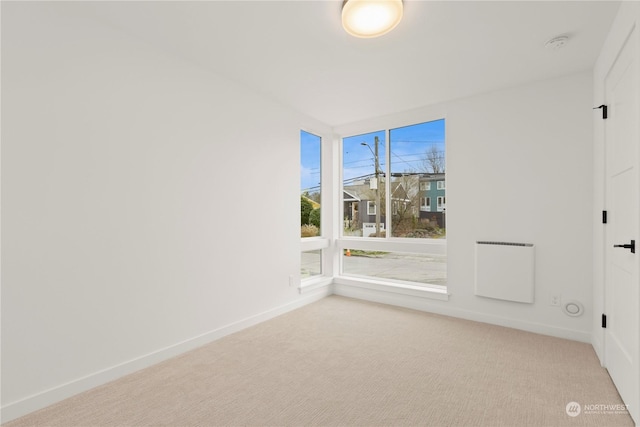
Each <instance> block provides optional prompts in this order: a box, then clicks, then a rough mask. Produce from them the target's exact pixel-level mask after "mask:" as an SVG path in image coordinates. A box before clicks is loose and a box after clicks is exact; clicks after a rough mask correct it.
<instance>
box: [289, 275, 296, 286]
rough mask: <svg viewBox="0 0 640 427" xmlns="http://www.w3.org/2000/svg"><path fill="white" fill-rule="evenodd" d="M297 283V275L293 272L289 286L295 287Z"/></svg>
mask: <svg viewBox="0 0 640 427" xmlns="http://www.w3.org/2000/svg"><path fill="white" fill-rule="evenodd" d="M295 285H296V276H294V275H293V274H290V275H289V286H291V287H293V286H295Z"/></svg>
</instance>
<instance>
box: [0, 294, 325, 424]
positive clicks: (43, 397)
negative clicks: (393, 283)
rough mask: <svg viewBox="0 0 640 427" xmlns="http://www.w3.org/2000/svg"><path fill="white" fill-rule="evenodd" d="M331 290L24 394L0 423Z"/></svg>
mask: <svg viewBox="0 0 640 427" xmlns="http://www.w3.org/2000/svg"><path fill="white" fill-rule="evenodd" d="M331 293H332V290H331V287H330V286H327V287H324V288H321V289H318V290H317V291H315V292H313V291H309V292H308V293H305V295H304V296H302V297H300V298H299V299H297V300H295V301H293V302H290V303H288V304H284V305H282V306H279V307H276V308H273V309H270V310H267V311H265V312H262V313H259V314H256V315H254V316H251V317H248V318H246V319H243V320H240V321H238V322H234V323H232V324H229V325H227V326H223V327H221V328H218V329H215V330H213V331H210V332H207V333H204V334H202V335H199V336H197V337H193V338H190V339H188V340H185V341H182V342H179V343H177V344H174V345H171V346H169V347H165V348H162V349H159V350H156V351H154V352H152V353H149V354H146V355H143V356H140V357H137V358H135V359H132V360H129V361H127V362H124V363H121V364H118V365H115V366H112V367H109V368H106V369H103V370H101V371H98V372H94V373H92V374H90V375H87V376H85V377H82V378H78V379H76V380H73V381H70V382H68V383H66V384H62V385H59V386H57V387H54V388H51V389H49V390H45V391H43V392H40V393H37V394H34V395H31V396H28V397H26V398H24V399H21V400H18V401H15V402H11V403H8V404H6V405H5V406H3V407H2V409H1V411H0V423H6V422H8V421H11V420H14V419H16V418H19V417H21V416H23V415H27V414H29V413H31V412H34V411H37V410H39V409H42V408H45V407H47V406H49V405H52V404H54V403H57V402H60V401H61V400H64V399H66V398H69V397H71V396H74V395H76V394H78V393H82V392H84V391H87V390H90V389H92V388H95V387H98V386H100V385H102V384H106V383H108V382H110V381H113V380H116V379H118V378H121V377H123V376H125V375H128V374H131V373H133V372H136V371H138V370H140V369H144V368H148V367H149V366H152V365H155V364H157V363H159V362H162V361H165V360H167V359H170V358H172V357H175V356H177V355H179V354H182V353H185V352H187V351H190V350H193V349H195V348H197V347H200V346H203V345H205V344H209V343H211V342H213V341H215V340H218V339H220V338H222V337H225V336H227V335H230V334H232V333H235V332H238V331H241V330H243V329H246V328H248V327H250V326H253V325H256V324H258V323H261V322H264V321H266V320H269V319H272V318H274V317H277V316H280V315H282V314H284V313H287V312H289V311H292V310H295V309H297V308H300V307H303V306H305V305H307V304H311V303H313V302H315V301H318V300H320V299H322V298H324V297H326V296H329V295H331Z"/></svg>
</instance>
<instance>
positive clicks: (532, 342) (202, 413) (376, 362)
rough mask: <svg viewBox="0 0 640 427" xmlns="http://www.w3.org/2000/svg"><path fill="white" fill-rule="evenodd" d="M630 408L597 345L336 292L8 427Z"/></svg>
mask: <svg viewBox="0 0 640 427" xmlns="http://www.w3.org/2000/svg"><path fill="white" fill-rule="evenodd" d="M572 401H575V402H578V403H580V404H581V405H582V408H583V410H582V413H581V414H580V415H578V416H577V417H569V416H568V415H567V413H566V411H565V408H566V405H567V404H568V403H569V402H572ZM621 403H622V401H621V399H620V397H619V395H618V394H617V392H616V389H615V387H614V386H613V383H612V382H611V380H610V378H609V376H608V375H607V372H606V370H604V369H602V368H601V367H600V365H599V363H598V360H597V357H596V355H595V353H594V351H593V349H592V348H591V346H590V345H588V344H583V343H579V342H574V341H568V340H563V339H558V338H552V337H547V336H543V335H537V334H532V333H527V332H522V331H517V330H514V329H509V328H503V327H499V326H491V325H487V324H483V323H476V322H470V321H465V320H460V319H455V318H450V317H445V316H439V315H433V314H428V313H422V312H417V311H412V310H406V309H402V308H397V307H391V306H386V305H381V304H374V303H369V302H363V301H358V300H353V299H348V298H342V297H337V296H332V297H329V298H325V299H323V300H321V301H319V302H317V303H314V304H311V305H309V306H306V307H303V308H301V309H299V310H296V311H293V312H291V313H288V314H285V315H283V316H280V317H278V318H276V319H272V320H270V321H267V322H265V323H262V324H260V325H257V326H254V327H252V328H249V329H246V330H244V331H242V332H239V333H236V334H234V335H230V336H228V337H225V338H223V339H220V340H218V341H216V342H214V343H212V344H209V345H206V346H204V347H201V348H199V349H196V350H194V351H192V352H189V353H187V354H184V355H182V356H179V357H176V358H174V359H172V360H169V361H167V362H164V363H161V364H158V365H156V366H153V367H151V368H148V369H145V370H142V371H139V372H137V373H134V374H132V375H129V376H127V377H124V378H122V379H120V380H117V381H114V382H112V383H109V384H106V385H104V386H101V387H98V388H96V389H93V390H90V391H88V392H85V393H82V394H80V395H78V396H75V397H72V398H70V399H67V400H65V401H63V402H60V403H58V404H56V405H53V406H51V407H49V408H45V409H42V410H40V411H38V412H35V413H33V414H30V415H28V416H25V417H22V418H20V419H18V420H15V421H13V422H10V423H8V424H6V425H7V427H22V426H64V427H71V426H240V425H242V426H252V425H256V426H266V425H269V426H281V425H282V426H316V425H342V426H380V425H385V426H396V425H415V426H563V425H567V426H576V425H582V426H627V425H633V422H632V420H631V418H630V417H629V415H627V414H611V413H606V411H605V413H600V414H598V413H587V412H588V411H585V409H584V408H586V407H588V406H585V405H605V404H621ZM591 408H593V407H591ZM592 412H594V411H592ZM596 412H597V411H596Z"/></svg>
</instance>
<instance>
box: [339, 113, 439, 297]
mask: <svg viewBox="0 0 640 427" xmlns="http://www.w3.org/2000/svg"><path fill="white" fill-rule="evenodd" d="M438 120H443V121H444V145H445V157H446V156H447V153H448V149H447V148H448V144H447V135H448V132H447V128H448V126H447V117H446V115H445V114H438V115H437V116H436V117H419V118H417V120H409V121H407V120H403V121H393V120H392V121H391V122H387V123H385V122H384V121H381V122H380V121H377V120H376V121H375V122H374V121H371V122H369V123H364V124H358V125H356V126H346V129H336V140H335V147H336V151H337V152H338V161H337V162H336V163H333V166H335V167H337V168H338V169H339V170H338V171H336V172H337V174H336V176H337V182H336V183H335V188H336V192H337V194H339V195H340V197H339V200H338V209H337V213H338V222H339V223H342V221H341V219H342V218H344V202H343V199H342V194H344V193H343V191H344V188H343V182H344V177H343V172H344V147H343V140H344V139H346V138H350V137H353V136H358V135H366V134H370V133H375V132H379V131H380V129H384V135H385V141H384V142H385V157H384V159H385V167H384V171H383V172H384V173H385V176H390V173H391V172H390V171H391V164H392V163H391V150H392V148H391V147H392V144H393V142H392V141H391V138H390V131H391V130H392V129H396V128H401V127H406V126H412V125H418V124H421V123H427V122H432V121H438ZM444 173H446V170H445V172H444ZM445 176H446V175H445ZM445 180H446V179H445ZM391 181H392V180H391V179H385V180H384V185H383V186H384V187H385V192H384V197H385V199H384V201H385V207H386V209H385V210H384V212H382V214H383V215H386V217H387V218H392V203H389V200H390V195H391ZM419 188H420V187H419ZM427 188H428V190H420V189H419V191H430V190H431V188H432V187H431V182H430V181H429V182H427ZM425 197H428V198H429V207H430V208H431V207H432V205H431V202H432V201H431V200H430V199H431V197H429V196H426V195H425ZM419 210H420V209H418V211H419ZM343 231H344V230H343V227H342V226H338V227H337V229H336V230H335V233H334V235H335V236H336V238H335V246H336V248H338V250H339V255H338V256H337V259H336V262H337V265H336V267H335V271H336V274H335V275H334V280H333V283H334V284H346V285H351V286H357V287H363V286H364V287H367V288H370V289H379V290H384V291H386V292H392V293H399V294H403V295H419V296H421V297H425V298H433V299H440V300H445V301H446V300H448V291H447V286H443V285H430V284H427V285H425V284H420V285H416V284H415V283H413V282H406V283H398V282H397V281H391V280H380V279H378V278H376V277H374V276H365V277H356V276H350V275H348V274H344V273H343V261H344V256H342V255H343V251H346V249H351V250H353V249H361V250H372V251H377V250H383V251H388V252H405V253H429V252H428V251H429V248H430V247H433V246H445V247H446V246H447V239H446V237H444V238H421V239H412V238H407V237H393V236H391V233H388V234H387V233H385V236H382V237H364V236H363V237H358V236H347V235H345V234H344V233H343ZM445 251H446V249H445Z"/></svg>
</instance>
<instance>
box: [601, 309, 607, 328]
mask: <svg viewBox="0 0 640 427" xmlns="http://www.w3.org/2000/svg"><path fill="white" fill-rule="evenodd" d="M602 327H603V328H606V327H607V315H606V314H604V313H602Z"/></svg>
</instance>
